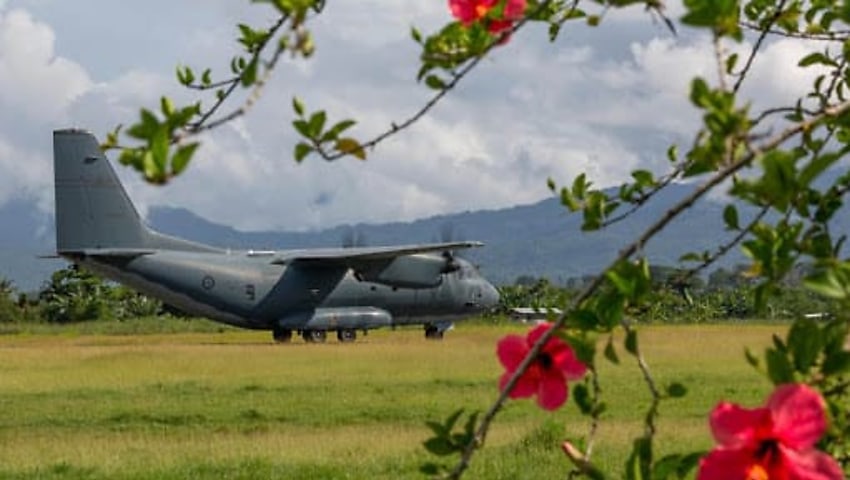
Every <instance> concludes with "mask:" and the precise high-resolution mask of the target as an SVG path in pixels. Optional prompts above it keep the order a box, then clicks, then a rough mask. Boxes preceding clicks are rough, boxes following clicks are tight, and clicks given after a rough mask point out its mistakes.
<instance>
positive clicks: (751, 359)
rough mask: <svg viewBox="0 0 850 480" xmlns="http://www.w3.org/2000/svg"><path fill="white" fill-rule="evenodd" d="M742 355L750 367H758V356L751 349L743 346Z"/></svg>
mask: <svg viewBox="0 0 850 480" xmlns="http://www.w3.org/2000/svg"><path fill="white" fill-rule="evenodd" d="M744 357H745V358H746V360H747V363H749V364H750V365H751V366H752V367H754V368H759V364H760V362H759V358H758V357H757V356H756V355H755V354H754V353H753V352H752V350H750V349H749V348H745V349H744Z"/></svg>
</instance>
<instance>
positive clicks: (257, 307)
mask: <svg viewBox="0 0 850 480" xmlns="http://www.w3.org/2000/svg"><path fill="white" fill-rule="evenodd" d="M70 259H71V260H73V261H75V262H77V263H80V264H82V265H83V266H85V267H86V268H88V269H90V270H92V271H95V272H97V273H99V274H101V275H103V276H105V277H107V278H110V279H112V280H115V281H117V282H120V283H123V284H126V285H128V286H131V287H133V288H135V289H137V290H139V291H141V292H142V293H145V294H147V295H150V296H152V297H155V298H159V299H161V300H163V301H164V302H166V303H168V304H170V305H172V306H175V307H177V308H179V309H180V310H183V311H185V312H187V313H190V314H194V315H199V316H204V317H208V318H211V319H213V320H216V321H220V322H223V323H228V324H230V325H234V326H238V327H242V328H250V329H263V330H269V329H274V328H277V327H280V326H283V327H284V328H287V327H289V325H287V319H289V318H293V321H295V320H294V319H295V318H298V317H299V316H300V317H303V316H304V315H309V314H312V313H314V312H315V311H316V310H317V309H319V310H325V309H328V311H332V312H339V313H338V316H341V317H344V316H345V315H346V312H351V313H357V312H358V311H361V312H368V310H364V309H366V308H369V307H372V308H376V309H381V310H384V311H386V312H387V313H389V314H390V320H389V322H390V323H389V324H390V325H405V324H412V323H416V324H420V323H431V322H434V323H437V322H451V321H453V320H458V319H461V318H465V317H469V316H472V315H475V314H478V313H481V312H483V311H485V310H486V309H488V308H490V307H492V306H493V305H494V304H495V302H497V301H498V293H497V292H496V291H495V289H494V288H493V287H492V286H491V285H490V284H489V283H488V282H487V281H486V280H484V279H483V278H481V277H480V276H479V275H478V274H477V272H475V270H474V269H473V268H472V267H471V266H470V265H468V263H466V262H464V261H463V260H457V261H459V262H463V263H462V264H461V267H460V268H459V269H458V270H457V271H456V272H452V273H447V274H444V275H443V280H442V281H441V282H440V283H439V285H437V286H435V287H431V288H402V287H395V286H389V285H383V284H380V283H374V282H369V281H363V280H358V279H357V278H356V276H355V275H354V274H353V272H352V271H351V270H348V269H343V268H325V269H316V268H309V269H306V268H300V267H298V266H297V265H278V264H272V263H269V261H268V258H266V257H264V256H255V255H252V254H250V253H249V252H232V253H224V254H220V253H206V252H197V253H196V252H182V251H157V252H154V253H151V254H148V255H140V256H137V257H133V258H126V257H106V258H104V257H97V258H95V257H85V256H73V257H70ZM300 321H301V320H299V322H300ZM337 321H338V322H339V323H340V325H345V322H346V319H345V318H339V319H337ZM376 322H378V323H376V324H374V325H372V324H370V323H369V322H368V321H366V323H365V324H364V323H361V324H359V325H356V327H355V328H358V329H368V328H375V327H378V326H387V325H386V321H385V320H383V319H376ZM297 325H298V323H297V322H296V323H293V325H292V326H293V327H295V328H294V329H296V330H300V328H297ZM315 328H321V325H320V326H318V327H315ZM332 328H333V325H329V326H328V327H327V329H332Z"/></svg>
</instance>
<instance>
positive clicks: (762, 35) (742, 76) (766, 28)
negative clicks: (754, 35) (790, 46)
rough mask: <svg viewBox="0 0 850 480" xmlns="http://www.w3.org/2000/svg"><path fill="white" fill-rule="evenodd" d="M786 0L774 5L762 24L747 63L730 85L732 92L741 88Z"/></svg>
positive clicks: (736, 91)
mask: <svg viewBox="0 0 850 480" xmlns="http://www.w3.org/2000/svg"><path fill="white" fill-rule="evenodd" d="M785 2H786V0H782V1H781V2H779V4H778V5H777V6H776V11H775V12H774V13H773V16H772V17H770V20H768V22H767V25H764V26H762V28H761V33H760V34H759V38H758V40H756V43H755V45H753V48H752V49H751V50H750V55H749V57H747V63H746V64H745V65H744V69H743V70H741V72H740V73H739V74H738V80H737V81H736V82H735V86H734V87H732V92H733V93H738V89H739V88H741V84H742V83H744V79H745V78H746V77H747V73H748V72H749V71H750V67H752V65H753V61H755V58H756V54H757V53H758V51H759V49H760V48H761V44H762V43H763V42H764V39H765V38H767V34H768V31H769V30H770V28H771V27H772V26H773V24H775V23H776V21H777V20H779V17H780V15H782V9H783V8H785Z"/></svg>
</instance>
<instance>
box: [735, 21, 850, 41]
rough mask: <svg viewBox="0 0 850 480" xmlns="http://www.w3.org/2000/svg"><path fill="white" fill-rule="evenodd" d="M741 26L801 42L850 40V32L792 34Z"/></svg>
mask: <svg viewBox="0 0 850 480" xmlns="http://www.w3.org/2000/svg"><path fill="white" fill-rule="evenodd" d="M739 25H740V26H742V27H744V28H746V29H748V30H754V31H759V32H762V31H766V32H767V33H769V34H771V35H776V36H780V37H788V38H797V39H800V40H811V41H819V42H844V41H846V40H847V39H848V38H850V30H836V31H832V32H823V33H806V32H790V31H786V30H776V29H772V28H768V29H765V28H763V27H761V26H759V25H756V24H755V23H752V22H740V23H739Z"/></svg>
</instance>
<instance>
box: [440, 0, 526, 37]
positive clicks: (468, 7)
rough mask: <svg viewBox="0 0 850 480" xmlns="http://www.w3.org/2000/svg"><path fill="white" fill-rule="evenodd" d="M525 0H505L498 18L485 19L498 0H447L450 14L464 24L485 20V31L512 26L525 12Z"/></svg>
mask: <svg viewBox="0 0 850 480" xmlns="http://www.w3.org/2000/svg"><path fill="white" fill-rule="evenodd" d="M526 3H527V0H505V8H504V9H503V10H502V16H501V17H500V18H491V19H489V20H487V19H486V18H485V17H487V14H488V13H490V10H492V9H493V8H494V7H496V6H497V5H498V4H499V1H498V0H449V9H450V10H451V11H452V16H454V17H455V18H456V19H458V20H459V21H460V22H461V23H463V24H464V25H466V26H469V25H471V24H472V23H474V22H477V21H480V20H486V26H487V31H489V32H490V33H493V34H497V33H501V32H503V31H505V30H508V29H510V28H511V27H513V24H514V22H515V21H517V20H519V19H520V18H522V14H523V13H525V6H526Z"/></svg>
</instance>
